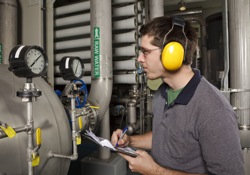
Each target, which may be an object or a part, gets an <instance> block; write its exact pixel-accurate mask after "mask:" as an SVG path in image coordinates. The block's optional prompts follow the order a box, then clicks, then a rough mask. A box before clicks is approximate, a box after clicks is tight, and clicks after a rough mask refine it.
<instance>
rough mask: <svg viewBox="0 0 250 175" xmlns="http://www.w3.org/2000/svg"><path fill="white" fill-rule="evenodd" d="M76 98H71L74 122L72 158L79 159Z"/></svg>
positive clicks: (72, 119)
mask: <svg viewBox="0 0 250 175" xmlns="http://www.w3.org/2000/svg"><path fill="white" fill-rule="evenodd" d="M75 106H76V104H75V98H74V97H72V98H71V122H72V141H73V155H72V158H75V159H77V157H78V153H77V144H76V136H77V131H76V115H75V114H76V111H75V110H76V109H75Z"/></svg>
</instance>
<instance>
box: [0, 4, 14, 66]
mask: <svg viewBox="0 0 250 175" xmlns="http://www.w3.org/2000/svg"><path fill="white" fill-rule="evenodd" d="M0 16H1V17H0V31H1V32H0V64H2V63H3V64H9V61H8V58H9V53H10V51H11V49H12V48H13V47H14V46H16V44H17V1H16V0H0Z"/></svg>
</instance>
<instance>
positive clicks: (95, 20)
mask: <svg viewBox="0 0 250 175" xmlns="http://www.w3.org/2000/svg"><path fill="white" fill-rule="evenodd" d="M90 7H91V10H90V11H91V15H90V16H91V55H92V59H91V68H92V71H91V78H92V80H91V90H90V93H89V97H88V100H89V101H90V102H91V103H92V104H93V105H94V106H98V107H99V109H98V117H99V119H100V120H103V121H101V124H100V125H101V126H102V127H101V128H103V129H102V132H101V137H103V138H109V137H110V132H109V130H110V127H109V125H108V126H105V125H106V124H108V123H109V110H108V108H109V103H110V99H111V93H112V88H113V67H112V24H111V17H112V15H111V11H112V10H111V0H103V1H99V0H92V1H91V2H90ZM100 17H102V18H100ZM103 19H105V20H103ZM96 27H97V28H96ZM98 28H99V36H96V35H95V34H96V33H94V31H95V29H98ZM96 41H98V43H99V51H98V52H99V53H97V54H96V52H95V51H96V49H97V48H94V46H96V45H95V44H96V43H95V42H96ZM95 56H97V57H98V58H99V60H98V59H97V58H96V57H95ZM96 59H97V60H96ZM96 65H97V66H96ZM98 69H99V70H98ZM96 73H99V76H96ZM100 153H101V155H100V158H102V159H108V158H109V157H110V151H108V150H102V151H101V152H100Z"/></svg>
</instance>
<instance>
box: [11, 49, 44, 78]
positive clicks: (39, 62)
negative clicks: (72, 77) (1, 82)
mask: <svg viewBox="0 0 250 175" xmlns="http://www.w3.org/2000/svg"><path fill="white" fill-rule="evenodd" d="M9 64H10V67H9V70H11V71H13V73H14V74H15V75H16V76H18V77H26V78H32V77H39V76H42V75H44V74H45V73H46V71H47V68H48V58H47V55H46V53H45V52H44V50H43V49H42V48H41V47H39V46H23V45H19V46H16V47H14V48H13V49H12V50H11V52H10V55H9Z"/></svg>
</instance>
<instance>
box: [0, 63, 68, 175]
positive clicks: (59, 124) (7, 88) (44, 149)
mask: <svg viewBox="0 0 250 175" xmlns="http://www.w3.org/2000/svg"><path fill="white" fill-rule="evenodd" d="M8 67H9V66H8V65H4V64H2V65H0V75H1V76H0V84H1V87H0V104H1V105H0V121H1V122H4V123H7V124H8V125H9V126H11V127H12V128H18V127H21V126H24V125H26V123H27V107H26V105H27V104H26V103H25V102H22V101H21V99H20V98H19V97H17V96H16V92H17V91H19V90H20V89H22V88H23V87H24V83H25V82H26V79H25V78H17V77H16V76H15V75H14V74H13V73H12V72H10V71H9V70H8ZM33 83H34V84H35V86H36V88H38V89H40V90H41V91H42V95H41V96H40V97H38V98H37V101H33V104H32V106H33V119H34V128H35V129H36V128H37V127H40V128H41V142H42V143H41V148H40V149H39V155H40V164H39V165H38V166H36V167H34V174H41V175H42V174H46V175H66V174H67V172H68V169H69V165H70V160H69V159H59V158H49V157H48V153H49V152H50V151H53V152H56V153H59V154H64V155H71V154H72V146H71V145H72V139H71V132H70V126H69V120H68V118H67V115H66V113H65V110H64V108H63V106H62V104H61V102H60V100H59V98H58V97H57V96H56V95H55V93H54V91H53V89H52V88H51V87H50V86H49V85H48V84H47V83H46V82H45V81H44V80H43V79H42V78H34V79H33ZM27 140H28V137H27V134H26V133H25V132H20V133H17V134H16V136H15V137H13V138H8V137H5V138H1V139H0V148H1V149H0V157H1V159H0V174H4V175H27V174H28V163H27ZM34 140H36V138H35V134H34ZM35 145H36V144H35Z"/></svg>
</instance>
